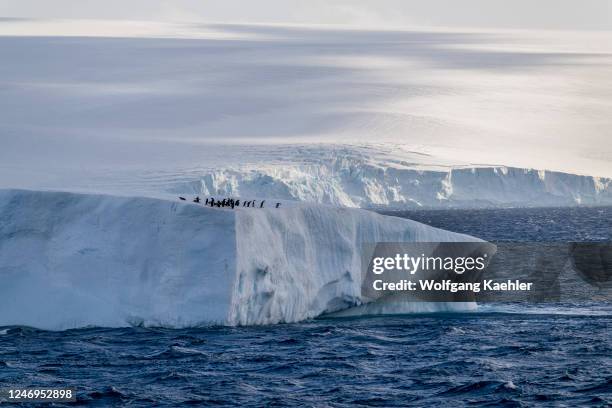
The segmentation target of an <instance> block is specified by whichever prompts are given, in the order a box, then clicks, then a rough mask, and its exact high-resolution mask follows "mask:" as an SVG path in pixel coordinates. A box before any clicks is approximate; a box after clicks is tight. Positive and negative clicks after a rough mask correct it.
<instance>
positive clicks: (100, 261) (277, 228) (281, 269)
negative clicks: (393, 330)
mask: <svg viewBox="0 0 612 408" xmlns="http://www.w3.org/2000/svg"><path fill="white" fill-rule="evenodd" d="M474 240H476V239H475V238H472V237H469V236H467V235H462V234H457V233H452V232H448V231H444V230H440V229H436V228H433V227H429V226H426V225H424V224H420V223H417V222H414V221H410V220H406V219H400V218H395V217H387V216H382V215H378V214H376V213H373V212H370V211H366V210H359V209H346V208H335V207H329V206H321V205H301V206H294V207H292V208H284V209H283V208H281V209H262V210H259V209H239V210H234V211H232V210H225V209H217V208H208V207H203V206H200V205H196V204H192V203H183V202H179V201H168V200H159V199H153V198H129V197H116V196H109V195H92V194H74V193H61V192H41V191H28V190H0V281H1V282H2V285H0V326H5V325H26V326H33V327H38V328H45V329H56V330H59V329H67V328H73V327H83V326H88V325H95V326H107V327H122V326H127V325H154V326H168V327H186V326H195V325H208V324H230V325H236V324H269V323H279V322H297V321H302V320H304V319H308V318H313V317H317V316H321V315H323V314H327V313H334V312H341V311H344V313H349V314H352V315H355V314H362V315H363V314H378V313H391V312H396V313H397V312H402V313H406V312H410V311H414V312H419V311H437V310H443V311H447V310H470V309H473V308H474V307H475V305H474V304H471V303H466V304H463V303H460V304H445V303H438V304H433V303H432V304H427V303H412V302H405V303H402V304H398V302H397V300H395V301H394V302H393V304H391V303H390V302H388V303H389V304H386V303H387V302H385V298H381V299H378V300H376V301H374V302H370V303H368V300H367V299H364V298H363V297H362V295H361V276H362V275H361V266H360V260H361V259H360V257H361V245H362V243H371V242H385V241H390V242H412V241H425V242H428V241H431V242H435V241H474ZM364 303H365V304H367V305H370V306H367V307H363V306H362V307H360V305H362V304H364Z"/></svg>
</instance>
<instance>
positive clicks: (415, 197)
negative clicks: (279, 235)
mask: <svg viewBox="0 0 612 408" xmlns="http://www.w3.org/2000/svg"><path fill="white" fill-rule="evenodd" d="M172 191H173V192H184V193H197V194H202V195H212V196H215V195H221V196H228V195H230V196H244V197H275V198H279V199H286V200H298V201H305V202H314V203H324V204H332V205H339V206H346V207H362V208H375V207H386V208H389V207H391V208H411V207H442V208H448V207H451V208H452V207H471V208H477V207H498V206H572V205H609V204H612V179H608V178H600V177H590V176H580V175H574V174H567V173H560V172H553V171H544V170H533V169H520V168H512V167H450V168H436V169H422V168H411V167H409V166H401V165H399V166H393V165H391V166H389V165H380V164H377V163H372V162H370V161H368V160H365V159H355V158H335V159H333V160H326V161H320V162H318V163H314V164H299V165H298V164H283V165H278V166H263V167H250V168H248V167H247V168H242V169H227V170H212V171H209V172H205V173H204V174H203V175H202V176H201V177H199V178H198V179H195V180H193V181H191V182H188V183H184V184H181V185H177V186H176V187H174V188H173V189H172Z"/></svg>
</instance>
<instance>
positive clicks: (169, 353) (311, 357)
mask: <svg viewBox="0 0 612 408" xmlns="http://www.w3.org/2000/svg"><path fill="white" fill-rule="evenodd" d="M402 215H403V216H410V217H411V218H413V219H418V220H419V221H422V222H426V223H428V224H431V225H435V226H439V227H442V228H447V229H450V230H454V231H459V232H465V233H470V234H473V235H477V236H480V237H483V238H486V239H489V240H527V241H529V240H531V241H551V240H558V241H564V240H567V241H577V240H582V241H585V240H587V241H595V240H599V241H601V240H611V239H612V237H611V234H612V209H611V208H582V209H540V210H519V209H516V210H479V211H426V212H409V213H403V214H402ZM611 324H612V309H611V308H610V305H609V304H571V305H554V304H553V305H551V304H548V305H541V306H529V305H527V306H525V305H496V306H485V307H483V308H482V309H480V311H479V312H475V313H464V314H425V315H412V316H395V317H389V316H381V317H369V318H360V319H320V320H315V321H310V322H305V323H300V324H291V325H276V326H268V327H249V328H226V327H215V328H197V329H195V328H194V329H184V330H171V329H153V328H151V329H147V328H137V327H135V328H126V329H102V328H90V329H80V330H69V331H64V332H48V331H38V330H34V329H29V328H21V327H4V328H0V388H5V387H9V386H20V387H27V386H30V387H33V386H45V387H51V386H53V387H62V386H73V387H76V388H77V389H78V393H77V394H78V401H77V403H76V404H77V405H91V406H121V405H125V406H164V405H174V406H185V405H235V406H244V405H246V406H275V405H276V406H285V405H296V406H304V405H305V406H317V407H318V406H447V407H457V406H533V405H542V406H610V404H612V331H611Z"/></svg>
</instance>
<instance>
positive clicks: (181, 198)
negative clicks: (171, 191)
mask: <svg viewBox="0 0 612 408" xmlns="http://www.w3.org/2000/svg"><path fill="white" fill-rule="evenodd" d="M179 200H181V201H187V200H186V199H185V197H179Z"/></svg>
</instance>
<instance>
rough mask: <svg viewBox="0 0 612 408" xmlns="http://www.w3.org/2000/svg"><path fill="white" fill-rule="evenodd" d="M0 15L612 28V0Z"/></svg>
mask: <svg viewBox="0 0 612 408" xmlns="http://www.w3.org/2000/svg"><path fill="white" fill-rule="evenodd" d="M0 17H33V18H100V19H139V20H159V21H193V20H197V21H214V22H260V23H305V24H310V23H318V24H351V25H358V26H369V27H372V26H378V27H380V26H390V27H391V26H393V27H397V26H405V27H410V26H451V27H462V26H465V27H500V28H546V29H587V30H589V29H590V30H612V0H215V1H211V0H53V1H49V0H0Z"/></svg>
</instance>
